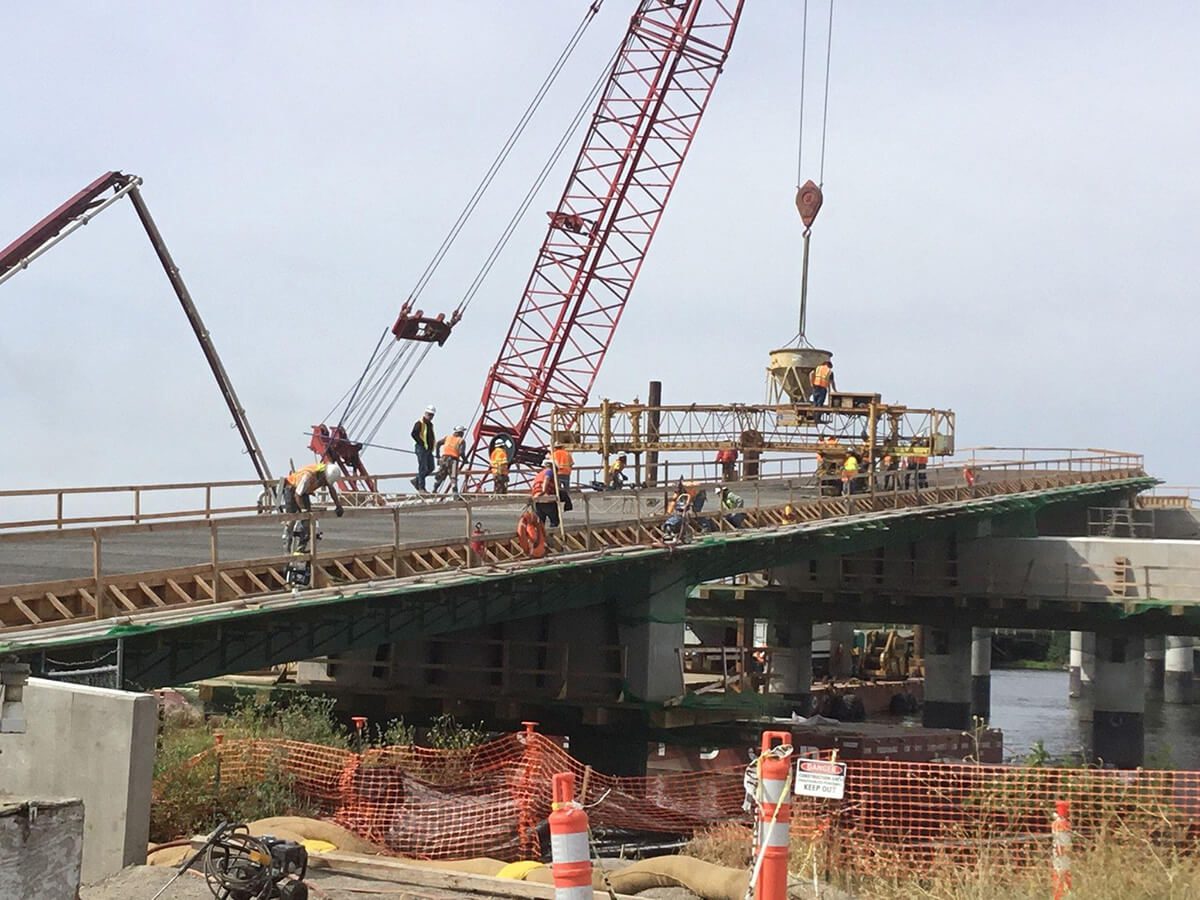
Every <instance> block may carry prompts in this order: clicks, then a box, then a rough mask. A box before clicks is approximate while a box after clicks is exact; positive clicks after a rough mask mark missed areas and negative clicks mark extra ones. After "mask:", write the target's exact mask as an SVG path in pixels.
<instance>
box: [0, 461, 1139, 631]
mask: <svg viewBox="0 0 1200 900" xmlns="http://www.w3.org/2000/svg"><path fill="white" fill-rule="evenodd" d="M1144 477H1145V473H1144V471H1143V470H1142V465H1141V457H1139V456H1136V455H1134V454H1124V453H1114V454H1109V455H1105V454H1093V455H1079V456H1070V457H1059V458H1057V461H1056V460H1046V459H1028V460H1027V461H1026V462H1025V464H1023V465H1018V464H1016V463H1010V462H997V463H980V464H979V465H978V466H977V467H976V469H975V470H973V473H972V477H971V478H970V479H967V478H966V477H965V475H964V473H962V472H961V471H960V470H958V469H956V468H952V467H943V468H942V469H931V470H930V472H929V483H928V486H925V485H921V484H919V483H918V482H917V481H914V483H913V486H912V487H911V489H907V490H904V489H901V487H900V485H899V482H898V481H897V482H895V483H894V484H893V486H892V490H890V491H882V490H877V489H876V488H877V487H878V485H877V482H876V479H873V478H867V479H865V482H866V484H865V485H864V490H863V491H862V492H860V493H856V494H853V495H850V496H839V497H814V496H810V495H809V496H806V495H805V494H804V493H803V492H802V491H800V490H798V489H797V488H796V487H795V486H794V485H787V484H784V483H775V484H774V485H771V486H770V487H769V489H768V488H764V487H763V486H759V489H758V491H756V492H755V493H751V492H749V491H745V490H743V499H744V501H745V503H746V506H745V508H744V509H739V510H734V511H729V510H725V511H722V510H718V509H716V507H717V506H718V503H717V499H716V498H715V497H710V498H709V505H708V506H707V507H706V508H705V509H704V510H703V514H704V515H705V516H706V517H707V518H709V519H710V520H711V522H712V527H713V528H714V530H715V531H716V532H718V533H720V532H734V531H736V532H739V533H741V532H744V531H745V530H747V529H756V528H771V527H778V526H786V525H792V524H798V523H803V522H815V521H821V520H825V519H834V518H844V517H847V516H854V515H859V514H869V513H878V512H882V511H886V510H892V509H905V508H912V507H921V506H925V505H930V504H939V503H947V502H954V501H967V500H973V499H982V498H987V497H994V496H1000V495H1006V494H1015V493H1025V492H1031V491H1042V490H1051V489H1055V488H1061V487H1064V486H1070V485H1081V484H1092V483H1100V482H1108V481H1120V480H1127V479H1131V478H1144ZM663 496H664V495H663V493H662V492H661V491H660V490H654V491H642V490H625V491H619V492H618V491H614V492H595V493H593V492H585V493H582V494H579V495H578V496H577V497H576V498H575V499H576V503H577V506H576V510H575V512H574V513H572V514H571V516H572V518H574V519H575V522H576V524H572V525H570V526H569V527H566V526H564V527H562V528H560V529H558V530H555V531H554V532H553V533H552V550H553V551H554V552H559V553H572V554H589V553H602V552H606V551H607V552H612V551H613V550H616V549H619V548H631V547H639V546H642V547H645V546H662V544H663V541H664V539H665V538H666V537H667V535H666V534H665V532H664V529H663V522H664V517H665V511H664V510H663V508H662V506H661V504H662V499H663ZM511 499H512V498H509V500H510V501H511ZM493 502H495V501H492V500H489V501H487V503H489V504H490V503H493ZM517 502H518V503H520V502H521V501H520V498H518V500H517ZM455 506H456V507H457V509H458V511H459V512H460V513H461V515H462V519H461V520H459V521H460V522H461V527H460V528H455V527H454V526H453V524H452V523H451V524H450V525H447V524H446V522H445V518H446V517H445V516H442V517H441V518H442V520H443V521H442V522H441V523H440V526H439V527H441V528H442V529H447V528H448V529H449V533H445V534H443V535H441V536H439V537H436V538H434V539H429V540H405V539H404V533H405V530H406V528H407V527H411V526H412V524H413V522H414V521H416V519H415V517H416V516H419V515H422V514H425V513H427V512H428V511H429V510H430V508H429V507H423V506H419V507H411V508H404V507H401V506H389V507H363V508H354V509H350V510H347V512H346V519H343V520H340V521H341V522H346V521H347V520H349V521H354V520H355V519H363V520H368V521H370V522H372V523H374V524H375V525H376V526H377V530H379V531H381V532H382V534H379V535H377V536H373V542H372V543H370V544H365V545H364V546H361V547H354V548H347V549H342V550H337V551H331V552H330V551H327V552H318V550H317V542H315V541H314V542H312V547H311V549H310V551H309V560H310V562H311V563H312V571H313V584H314V588H315V589H318V590H319V589H325V588H329V587H330V586H333V585H340V584H353V583H366V582H377V581H380V580H384V579H403V578H423V579H425V580H427V581H430V582H433V581H436V580H437V579H438V578H442V577H446V578H454V577H458V576H459V575H460V573H461V571H462V570H463V569H470V568H474V567H479V566H484V567H491V569H492V570H493V571H495V570H500V571H503V570H504V569H506V568H512V567H521V566H526V565H529V564H531V563H532V564H537V565H545V564H546V563H547V562H548V561H549V562H551V563H552V562H553V556H552V557H551V559H550V560H537V561H530V560H528V559H527V558H526V556H525V554H524V552H523V551H522V549H521V547H520V545H519V543H518V541H517V539H516V534H515V531H508V530H503V531H497V532H493V533H490V534H485V535H483V536H479V535H474V534H472V528H473V522H474V521H475V519H476V516H477V514H478V512H479V509H480V506H479V505H478V504H473V503H472V502H471V501H459V502H457V503H456V504H455ZM580 507H581V508H580ZM437 509H438V510H445V509H446V507H437ZM509 512H510V514H511V516H512V522H513V526H514V527H515V518H516V512H517V509H516V508H513V509H511V510H510V511H509ZM630 512H632V516H630V515H629V513H630ZM731 512H736V513H742V514H744V516H745V518H744V520H742V521H740V522H739V523H737V524H735V523H734V522H733V521H731V519H730V518H729V516H728V515H727V514H728V513H731ZM321 515H327V511H320V512H314V513H312V514H310V515H309V516H307V518H308V519H310V525H311V524H312V522H311V520H315V519H316V518H317V517H318V516H321ZM297 518H298V517H297V516H288V515H281V514H276V513H264V514H261V515H241V516H236V515H231V516H229V517H227V518H210V519H208V520H206V521H204V522H201V523H196V522H194V521H178V522H156V523H143V524H132V525H117V526H109V527H96V528H91V529H72V530H66V529H64V530H57V529H54V530H48V531H45V530H44V531H38V532H25V533H11V534H0V559H3V555H4V554H6V553H12V554H14V555H19V554H26V553H30V552H32V550H31V548H39V547H45V546H50V547H56V546H57V547H61V548H63V549H62V550H61V551H56V552H64V553H65V552H66V550H67V549H71V550H72V552H74V553H76V554H79V553H86V552H87V551H88V550H90V561H91V572H90V574H89V575H87V576H83V577H75V578H63V579H56V580H43V581H37V582H26V583H22V584H7V585H2V586H0V632H12V631H19V630H27V629H39V628H45V627H49V626H55V625H61V624H64V623H71V622H81V621H88V620H95V619H109V618H112V617H128V616H134V615H142V614H153V613H156V612H166V611H170V610H175V609H180V608H187V607H193V606H195V607H202V606H205V605H212V604H221V603H225V602H233V603H240V604H245V603H247V602H250V601H252V600H254V599H255V598H261V597H266V596H268V595H273V594H274V595H278V594H285V593H286V592H287V591H288V587H289V586H288V585H287V583H286V578H285V568H286V566H287V564H288V563H289V562H290V561H291V560H292V557H290V556H286V555H283V554H278V553H277V554H270V555H264V556H260V557H257V558H247V557H246V555H245V553H244V551H243V552H242V553H241V554H240V555H239V554H238V552H237V551H234V553H233V554H230V553H228V545H229V542H230V541H233V540H239V541H240V540H245V538H244V537H241V538H239V537H238V534H237V530H238V529H246V528H248V527H249V528H250V529H252V530H253V531H255V532H257V533H258V536H259V538H260V539H261V538H262V533H263V528H262V526H264V525H266V526H271V527H272V530H273V529H278V530H280V531H281V530H282V528H283V526H284V524H285V523H290V522H294V521H295V520H296V519H297ZM300 518H304V517H300ZM580 518H582V522H579V519H580ZM739 525H740V527H738V526H739ZM331 527H332V526H331ZM197 529H200V533H201V534H202V535H204V538H205V545H206V549H207V551H208V552H207V553H206V554H204V555H205V556H207V559H204V560H203V561H197V562H196V563H194V564H188V565H179V566H175V567H173V568H167V569H155V570H145V571H122V572H113V571H112V569H111V567H106V563H105V552H106V548H108V547H110V546H112V545H113V544H124V545H126V546H128V544H129V542H130V541H131V540H132V541H135V542H136V540H137V539H138V537H139V536H146V535H161V534H163V533H164V532H176V531H180V532H182V531H186V530H191V531H192V532H193V533H195V532H196V531H197ZM455 531H457V534H455V533H454V532H455ZM276 533H278V531H276ZM388 533H390V540H389V539H386V538H385V539H383V540H381V539H380V538H382V537H383V535H386V534H388ZM697 533H699V532H697ZM244 534H245V532H243V535H244ZM231 536H232V537H231ZM56 541H64V542H67V543H64V544H58V545H56V544H55V542H56ZM222 547H225V548H226V550H225V551H222V549H221V548H222ZM0 580H2V579H0Z"/></svg>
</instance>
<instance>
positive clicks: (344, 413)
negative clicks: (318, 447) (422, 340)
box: [322, 328, 388, 425]
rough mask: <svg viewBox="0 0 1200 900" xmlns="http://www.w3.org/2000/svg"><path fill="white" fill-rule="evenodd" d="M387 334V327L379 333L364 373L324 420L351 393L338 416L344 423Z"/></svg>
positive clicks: (325, 419) (326, 415)
mask: <svg viewBox="0 0 1200 900" xmlns="http://www.w3.org/2000/svg"><path fill="white" fill-rule="evenodd" d="M387 336H388V329H387V328H385V329H383V332H382V333H381V334H380V335H379V340H378V341H376V342H375V349H374V350H372V351H371V357H370V358H369V359H368V360H367V364H366V365H365V366H364V367H363V370H362V374H361V375H359V376H358V381H356V382H355V383H354V386H353V387H352V388H350V390H348V391H347V392H346V393H345V394H342V396H341V398H340V399H339V400H338V402H337V403H335V404H333V409H331V410H330V411H329V412H327V413H326V414H325V418H324V419H322V421H328V420H329V418H330V417H331V416H332V415H333V414H334V412H335V411H336V410H337V408H338V407H339V406H340V405H341V403H342V400H345V399H346V395H347V394H349V395H350V399H349V400H348V401H347V402H346V408H345V409H344V410H342V414H341V415H340V416H339V417H338V424H339V425H341V424H342V420H343V419H345V418H346V416H347V415H348V414H349V413H350V407H352V406H353V405H354V398H355V397H356V396H357V395H358V391H359V388H361V387H362V383H363V379H365V378H366V377H367V373H368V372H369V371H370V370H371V364H372V363H373V362H375V357H376V356H378V355H379V348H380V347H382V346H383V342H384V339H385V338H387Z"/></svg>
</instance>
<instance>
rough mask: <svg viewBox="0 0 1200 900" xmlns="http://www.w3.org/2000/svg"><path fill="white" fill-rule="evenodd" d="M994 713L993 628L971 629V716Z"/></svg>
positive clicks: (982, 717)
mask: <svg viewBox="0 0 1200 900" xmlns="http://www.w3.org/2000/svg"><path fill="white" fill-rule="evenodd" d="M991 715H992V629H990V628H972V629H971V717H972V718H976V717H978V718H980V719H983V721H985V722H986V721H987V720H988V719H990V718H991Z"/></svg>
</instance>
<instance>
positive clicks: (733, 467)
mask: <svg viewBox="0 0 1200 900" xmlns="http://www.w3.org/2000/svg"><path fill="white" fill-rule="evenodd" d="M737 458H738V452H737V449H736V448H734V447H722V448H721V449H720V450H718V451H717V464H718V465H719V466H720V467H721V478H722V479H724V480H725V481H734V480H735V479H736V478H737Z"/></svg>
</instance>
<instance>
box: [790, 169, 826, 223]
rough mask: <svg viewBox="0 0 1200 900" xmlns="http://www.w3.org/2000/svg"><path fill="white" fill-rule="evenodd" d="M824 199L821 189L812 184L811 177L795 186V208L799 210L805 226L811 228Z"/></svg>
mask: <svg viewBox="0 0 1200 900" xmlns="http://www.w3.org/2000/svg"><path fill="white" fill-rule="evenodd" d="M824 199H825V198H824V196H822V194H821V189H820V188H819V187H817V186H816V185H815V184H813V180H812V179H811V178H810V179H808V181H806V182H804V184H802V185H800V187H798V188H796V209H797V210H799V211H800V220H801V221H802V222H804V227H805V228H812V223H813V221H814V220H815V219H816V218H817V213H819V212H820V211H821V203H822V202H823V201H824Z"/></svg>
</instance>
